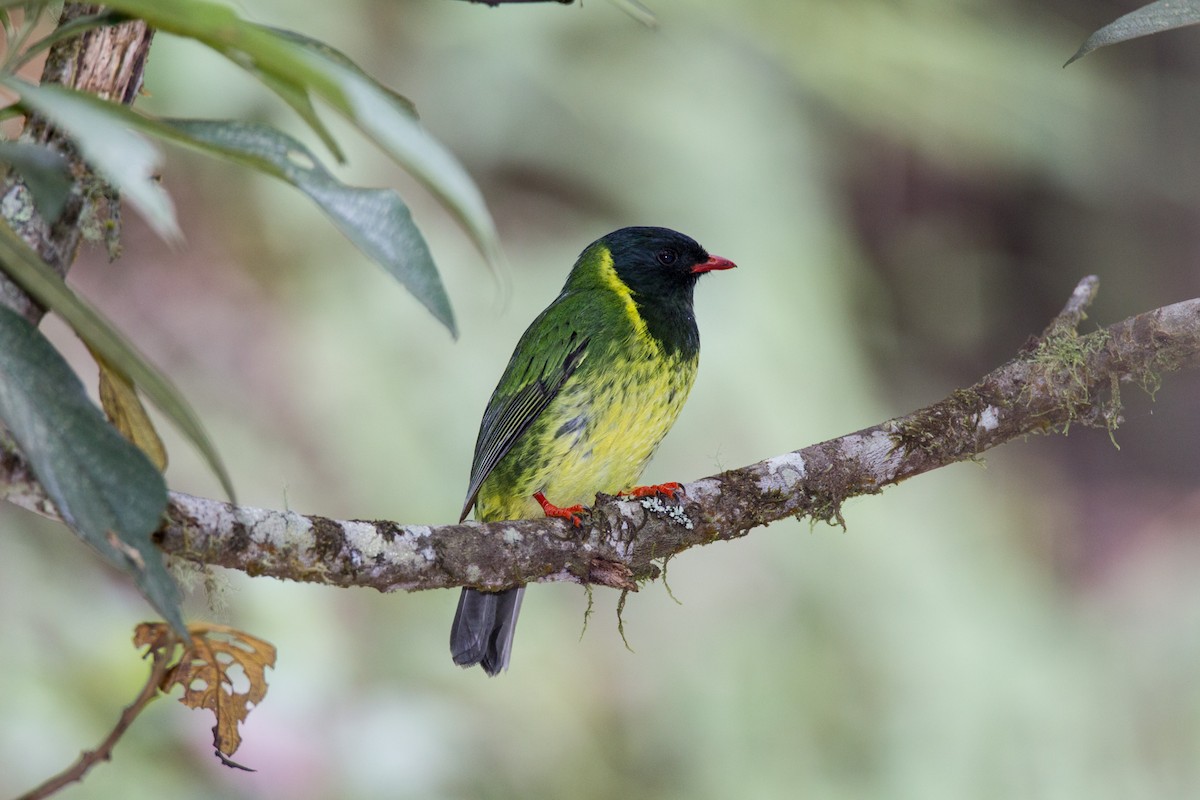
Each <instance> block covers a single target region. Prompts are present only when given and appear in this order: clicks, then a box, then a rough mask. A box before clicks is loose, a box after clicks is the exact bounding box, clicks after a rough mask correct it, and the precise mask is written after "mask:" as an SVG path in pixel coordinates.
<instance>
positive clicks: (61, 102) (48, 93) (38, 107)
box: [3, 77, 182, 242]
mask: <svg viewBox="0 0 1200 800" xmlns="http://www.w3.org/2000/svg"><path fill="white" fill-rule="evenodd" d="M3 83H4V85H5V86H7V87H8V88H10V89H12V90H13V91H14V92H17V93H18V94H19V95H21V101H20V102H21V105H22V106H26V107H28V108H31V109H33V110H34V111H37V112H38V113H39V114H41V115H43V116H44V117H46V118H47V119H49V120H50V121H51V122H53V123H54V124H55V125H57V126H58V127H59V128H61V129H63V130H64V131H66V132H67V133H68V134H70V136H71V139H72V141H74V142H75V143H76V144H77V145H78V146H79V150H80V152H82V153H83V157H84V159H86V160H87V162H88V163H89V164H91V165H92V166H93V167H94V168H95V169H96V170H97V171H98V172H99V173H100V174H101V175H102V176H103V177H104V179H105V180H107V181H108V182H109V183H111V184H112V185H113V186H115V187H116V188H117V189H118V190H120V192H121V196H122V197H124V198H125V199H126V200H128V201H129V202H130V204H131V205H133V207H134V208H136V209H137V210H138V212H139V213H140V214H141V215H142V216H143V217H145V219H146V221H147V222H148V223H149V224H150V227H151V228H153V229H154V231H155V233H157V234H158V235H159V236H161V237H163V238H164V239H166V240H168V241H171V242H177V241H179V240H180V239H182V234H181V233H180V232H179V224H178V223H177V222H176V221H175V206H174V205H173V204H172V203H171V198H170V196H169V195H168V194H167V193H166V191H164V190H163V188H162V186H161V185H160V184H159V182H158V179H157V177H156V172H157V167H158V163H159V153H158V151H157V150H156V149H155V148H154V146H153V145H151V144H150V143H149V142H147V141H146V140H145V139H143V138H142V137H141V136H139V135H138V134H136V133H134V132H133V131H131V130H129V128H128V127H126V126H125V125H124V124H123V122H122V114H121V113H120V112H121V111H125V110H126V109H125V108H124V107H123V106H119V105H117V104H115V103H109V102H107V101H104V100H101V99H100V98H98V97H94V96H92V95H90V94H85V93H83V92H76V91H72V90H70V89H66V88H64V87H62V86H34V85H33V84H30V83H26V82H25V81H22V80H20V79H18V78H13V77H9V78H6V79H4V81H3ZM117 109H120V111H118V110H117Z"/></svg>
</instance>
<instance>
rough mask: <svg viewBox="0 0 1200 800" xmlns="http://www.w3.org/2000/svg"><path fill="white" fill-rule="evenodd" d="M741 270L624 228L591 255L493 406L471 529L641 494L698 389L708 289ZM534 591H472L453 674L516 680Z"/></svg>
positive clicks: (672, 238)
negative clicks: (702, 287)
mask: <svg viewBox="0 0 1200 800" xmlns="http://www.w3.org/2000/svg"><path fill="white" fill-rule="evenodd" d="M733 266H734V264H733V262H731V261H728V260H726V259H724V258H720V257H718V256H710V255H709V254H708V253H707V252H705V250H704V248H702V247H701V246H700V245H699V244H697V243H696V242H695V241H694V240H693V239H691V238H689V237H687V236H684V235H683V234H682V233H677V232H675V231H672V230H669V229H667V228H622V229H621V230H618V231H614V232H612V233H610V234H608V235H607V236H605V237H603V238H602V239H599V240H597V241H596V242H593V243H592V244H591V245H589V246H588V247H587V249H586V250H584V251H583V253H582V254H581V255H580V256H579V260H578V261H576V262H575V266H574V268H573V269H572V270H571V274H570V275H569V276H568V277H567V283H566V285H565V286H563V290H562V293H560V294H559V295H558V297H557V298H555V300H554V302H553V303H551V304H550V306H549V307H548V308H547V309H546V310H545V311H543V312H542V313H541V314H540V315H539V316H538V318H537V319H535V320H534V321H533V324H531V325H530V326H529V328H528V330H526V331H525V334H524V335H523V336H522V337H521V340H520V341H519V342H518V343H517V347H516V350H515V351H514V352H513V354H512V358H511V359H509V362H508V367H507V368H505V370H504V375H503V376H502V377H501V378H500V383H499V385H497V386H496V390H495V391H494V392H493V393H492V399H491V400H490V401H489V402H488V406H487V410H486V411H484V413H483V422H482V423H481V424H480V426H479V439H478V441H477V442H476V444H475V459H474V462H473V463H472V465H471V483H470V486H469V488H468V489H467V501H466V503H465V504H464V505H463V510H462V517H461V518H460V519H465V518H466V516H467V514H468V513H469V512H470V510H471V507H472V506H474V507H475V517H476V518H477V519H479V520H481V521H484V522H492V521H496V520H506V519H529V518H533V517H536V516H541V515H542V514H550V515H556V516H567V517H573V515H575V514H578V513H580V512H581V511H582V510H583V509H582V506H581V505H580V504H583V503H590V502H592V501H593V500H594V499H595V497H596V494H597V493H600V492H603V493H605V494H616V493H617V492H619V491H621V490H625V489H629V488H630V487H631V486H632V485H633V484H634V483H635V482H636V481H637V479H638V477H639V476H640V475H641V474H642V468H643V467H645V466H646V462H647V461H649V460H650V457H651V456H652V455H654V451H655V449H657V448H658V443H659V442H660V441H662V438H663V436H664V435H666V433H667V431H668V430H669V429H670V427H671V425H672V424H674V422H675V418H676V417H677V416H678V415H679V410H680V409H681V408H682V406H683V401H684V400H685V399H686V398H687V394H688V391H689V390H690V389H691V387H692V381H693V380H694V378H695V376H696V363H697V360H698V358H699V354H700V334H699V331H697V329H696V317H695V314H694V312H693V310H692V290H693V289H694V288H695V286H696V281H697V279H698V278H699V277H700V276H701V275H703V274H704V273H706V272H710V271H712V270H718V269H730V268H731V267H733ZM677 486H678V484H667V485H665V486H663V487H648V489H649V491H650V492H654V491H663V492H667V493H669V492H670V491H671V489H672V488H676V487H677ZM643 493H645V492H643ZM552 502H553V503H557V504H561V506H558V505H552V504H551V503H552ZM524 592H525V588H524V587H517V588H514V589H508V590H505V591H500V592H483V591H479V590H477V589H463V590H462V595H461V597H460V598H459V601H458V610H457V611H456V612H455V614H454V624H453V627H452V628H451V629H450V652H451V654H452V655H453V657H454V663H456V664H459V665H462V666H464V667H468V666H472V665H474V664H479V665H480V666H482V667H483V669H484V671H485V672H486V673H487V674H488V675H495V674H497V673H498V672H500V671H501V670H503V669H505V668H507V667H508V660H509V655H510V654H511V652H512V640H513V632H514V631H515V629H516V625H517V614H518V612H520V610H521V596H522V595H523V594H524Z"/></svg>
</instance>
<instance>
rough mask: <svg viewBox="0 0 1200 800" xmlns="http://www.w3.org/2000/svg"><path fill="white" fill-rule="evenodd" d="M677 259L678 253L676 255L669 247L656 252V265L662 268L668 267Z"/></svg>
mask: <svg viewBox="0 0 1200 800" xmlns="http://www.w3.org/2000/svg"><path fill="white" fill-rule="evenodd" d="M677 258H679V253H676V252H675V251H674V250H672V249H671V248H669V247H664V248H663V249H662V250H659V251H658V263H660V264H662V265H663V266H664V267H669V266H671V265H672V264H674V263H675V259H677Z"/></svg>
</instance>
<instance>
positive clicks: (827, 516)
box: [0, 278, 1200, 591]
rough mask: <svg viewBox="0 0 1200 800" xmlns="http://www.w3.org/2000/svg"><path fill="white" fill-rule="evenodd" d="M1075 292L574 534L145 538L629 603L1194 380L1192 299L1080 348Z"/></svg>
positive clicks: (171, 520)
mask: <svg viewBox="0 0 1200 800" xmlns="http://www.w3.org/2000/svg"><path fill="white" fill-rule="evenodd" d="M1096 287H1097V283H1096V280H1095V278H1087V279H1085V280H1084V281H1082V282H1081V283H1080V284H1079V288H1078V289H1076V292H1075V294H1074V295H1072V298H1071V301H1070V302H1069V303H1068V304H1067V307H1066V308H1065V309H1064V310H1063V312H1062V314H1060V315H1059V317H1057V318H1056V319H1055V320H1054V322H1053V323H1051V325H1050V326H1049V327H1047V329H1046V331H1045V332H1044V333H1043V334H1042V335H1041V336H1039V337H1037V338H1035V339H1033V340H1031V341H1030V342H1029V344H1028V345H1026V347H1025V348H1023V349H1022V351H1021V352H1020V353H1019V354H1018V355H1017V357H1016V358H1014V359H1013V360H1012V361H1010V362H1008V363H1007V364H1005V365H1004V366H1002V367H1000V368H999V369H996V370H995V371H993V372H991V373H989V374H988V375H986V376H984V378H983V379H982V380H980V381H979V382H978V383H976V384H975V385H973V386H971V387H968V388H966V389H958V390H956V391H954V392H953V393H951V395H950V396H949V397H947V398H946V399H944V400H942V401H941V402H938V403H935V404H934V405H931V406H929V407H927V408H923V409H921V410H919V411H915V412H913V413H912V414H908V415H906V416H903V417H898V418H896V419H892V420H888V421H887V422H884V423H881V424H879V425H876V426H874V427H870V428H865V429H863V430H860V431H856V432H854V433H850V434H847V435H845V436H842V437H839V438H837V439H831V440H830V441H827V442H822V443H820V444H815V445H812V446H810V447H805V448H803V449H801V450H795V451H793V452H790V453H784V454H783V455H779V456H775V457H774V458H769V459H767V460H765V461H761V462H759V463H757V464H751V465H749V466H747V467H742V468H741V469H734V470H729V471H727V472H722V473H720V474H717V475H712V476H709V477H707V478H702V479H700V480H697V481H694V482H692V483H689V484H686V485H685V486H684V491H683V495H682V498H681V500H680V501H679V502H674V501H667V500H665V499H663V498H653V497H652V498H644V499H641V500H627V499H617V498H612V497H601V498H599V500H598V502H597V504H596V506H595V507H594V509H593V511H592V513H591V515H590V516H589V517H588V518H587V519H586V520H585V521H584V524H583V526H582V527H580V528H573V527H571V526H570V525H569V524H568V523H566V522H564V521H562V520H554V519H537V520H523V521H517V522H493V523H488V524H480V523H472V522H468V523H462V524H457V525H440V526H426V525H403V524H400V523H397V522H388V521H366V520H351V521H341V520H334V519H328V518H326V517H320V516H312V515H305V514H299V513H296V512H292V511H273V510H267V509H259V508H249V507H234V506H231V505H229V504H227V503H223V502H220V501H218V500H210V499H205V498H201V497H192V496H190V495H185V494H179V493H173V494H172V496H171V502H170V505H169V507H168V514H167V519H166V521H165V523H164V525H163V527H162V529H161V530H160V531H159V533H158V534H157V537H158V542H159V544H160V545H161V546H162V548H163V550H164V551H166V552H167V553H169V554H171V555H173V556H175V557H176V558H181V559H186V560H188V561H193V562H197V563H200V564H215V565H219V566H223V567H228V568H231V569H238V570H242V571H244V572H246V573H248V574H250V575H269V576H272V577H276V578H286V579H291V580H298V581H311V582H316V583H324V584H329V585H335V586H369V587H374V588H376V589H379V590H381V591H392V590H396V589H405V590H418V589H437V588H447V587H454V586H474V587H477V588H483V589H500V588H504V587H508V586H513V585H516V584H520V583H529V582H538V581H575V582H579V583H589V584H598V585H604V586H612V587H616V588H620V589H628V590H634V589H636V588H637V585H638V583H639V582H640V581H642V580H646V579H652V578H655V577H657V576H658V574H659V567H658V563H660V562H661V561H662V559H663V558H665V557H669V556H672V555H675V554H677V553H680V552H682V551H684V550H687V549H689V548H691V547H695V546H697V545H703V544H708V543H710V542H714V541H718V540H727V539H735V538H738V537H741V536H744V535H746V533H748V532H749V531H750V530H752V529H754V528H756V527H759V526H761V525H766V524H768V523H771V522H774V521H775V520H779V519H784V518H786V517H800V518H808V519H812V520H821V521H825V522H830V523H840V522H841V506H842V503H843V502H844V501H845V500H846V499H847V498H850V497H856V496H859V495H865V494H875V493H878V492H880V491H882V489H883V488H884V487H886V486H890V485H891V484H894V483H899V482H900V481H902V480H904V479H906V478H911V477H912V476H914V475H919V474H921V473H923V472H928V471H930V470H933V469H937V468H938V467H942V466H945V465H947V464H952V463H954V462H957V461H964V460H969V459H973V458H976V457H977V456H978V455H979V454H980V453H983V452H984V451H985V450H988V449H989V448H992V447H995V446H996V445H999V444H1003V443H1004V442H1008V441H1010V440H1012V439H1015V438H1018V437H1023V436H1027V435H1029V434H1033V433H1053V432H1059V431H1065V430H1067V428H1068V427H1069V426H1071V425H1085V426H1089V427H1099V428H1104V429H1107V430H1110V431H1111V430H1112V429H1113V428H1115V427H1116V425H1117V424H1118V423H1119V422H1120V407H1119V400H1118V397H1117V395H1116V393H1115V391H1114V390H1115V389H1116V387H1118V386H1119V384H1120V383H1122V382H1132V383H1134V384H1136V385H1139V386H1142V387H1155V386H1157V385H1158V382H1159V376H1160V375H1161V374H1162V373H1165V372H1171V371H1175V370H1180V369H1184V368H1188V367H1195V366H1197V365H1200V299H1195V300H1188V301H1186V302H1182V303H1177V304H1175V305H1172V306H1167V307H1165V308H1159V309H1156V310H1154V311H1148V312H1146V313H1144V314H1139V315H1138V316H1136V317H1131V318H1129V319H1127V320H1124V321H1123V322H1119V323H1117V324H1115V325H1111V326H1109V327H1107V328H1102V329H1100V330H1097V331H1095V332H1092V333H1088V334H1086V335H1081V334H1079V333H1078V331H1077V330H1076V325H1077V324H1078V322H1079V321H1080V320H1081V319H1082V318H1083V310H1084V308H1086V307H1087V305H1088V304H1089V303H1090V302H1091V300H1092V298H1093V297H1094V295H1095V292H1096ZM0 496H2V497H5V498H6V499H8V500H9V501H10V502H13V503H16V504H17V505H20V506H23V507H25V508H29V509H32V510H34V511H37V512H39V513H42V514H47V515H53V513H54V511H53V508H52V507H51V505H50V503H49V502H48V501H47V500H46V497H45V494H44V493H43V492H42V490H41V488H40V487H39V486H38V485H37V483H36V482H35V481H34V479H33V477H32V475H31V474H30V473H29V470H28V469H27V467H26V466H25V464H24V462H23V460H22V459H21V457H20V456H19V455H18V454H17V453H16V452H15V451H14V450H12V449H11V448H4V449H0Z"/></svg>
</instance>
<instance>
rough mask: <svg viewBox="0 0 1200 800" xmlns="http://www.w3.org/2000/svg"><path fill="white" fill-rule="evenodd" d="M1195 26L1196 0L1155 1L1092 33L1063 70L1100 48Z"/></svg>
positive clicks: (1199, 3) (1199, 18)
mask: <svg viewBox="0 0 1200 800" xmlns="http://www.w3.org/2000/svg"><path fill="white" fill-rule="evenodd" d="M1196 24H1200V0H1158V2H1155V3H1150V4H1149V5H1144V6H1142V7H1141V8H1138V9H1135V10H1133V11H1130V12H1129V13H1128V14H1126V15H1124V16H1122V17H1118V18H1117V19H1115V20H1113V21H1112V22H1110V23H1109V24H1107V25H1105V26H1104V27H1103V28H1101V29H1100V30H1098V31H1096V32H1095V33H1093V34H1092V35H1091V36H1089V37H1088V38H1087V40H1086V41H1084V43H1083V44H1082V45H1080V47H1079V49H1078V50H1077V51H1075V55H1073V56H1071V57H1070V58H1069V59H1068V60H1067V63H1066V64H1064V65H1063V66H1064V67H1065V66H1067V65H1068V64H1070V63H1071V62H1072V61H1077V60H1079V59H1081V58H1083V57H1084V56H1086V55H1087V54H1088V53H1090V52H1092V51H1093V50H1095V49H1097V48H1100V47H1107V46H1108V45H1110V44H1116V43H1118V42H1125V41H1128V40H1130V39H1136V38H1138V37H1140V36H1149V35H1150V34H1152V33H1161V32H1163V31H1169V30H1171V29H1173V28H1182V27H1183V26H1185V25H1196Z"/></svg>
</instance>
